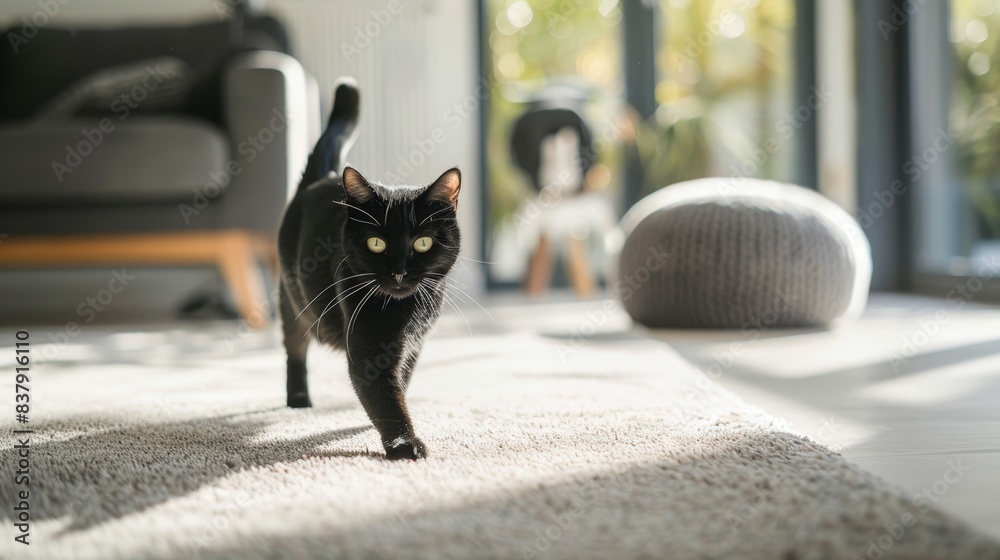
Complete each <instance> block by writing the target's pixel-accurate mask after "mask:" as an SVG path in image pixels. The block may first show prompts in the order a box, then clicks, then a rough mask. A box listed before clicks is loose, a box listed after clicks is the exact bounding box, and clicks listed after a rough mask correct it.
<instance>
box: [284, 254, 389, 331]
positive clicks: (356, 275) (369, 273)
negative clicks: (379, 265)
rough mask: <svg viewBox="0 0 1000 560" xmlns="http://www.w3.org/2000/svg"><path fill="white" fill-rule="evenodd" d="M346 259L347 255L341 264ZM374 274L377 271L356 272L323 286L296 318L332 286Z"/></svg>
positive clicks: (338, 267)
mask: <svg viewBox="0 0 1000 560" xmlns="http://www.w3.org/2000/svg"><path fill="white" fill-rule="evenodd" d="M346 260H347V257H344V260H343V261H340V263H341V264H343V263H344V261H346ZM337 269H338V270H339V269H340V266H339V265H338V266H337ZM334 275H335V276H336V273H334ZM374 275H375V273H374V272H363V273H361V274H355V275H354V276H348V277H347V278H344V279H342V280H337V281H336V282H334V283H333V284H330V285H329V286H327V287H325V288H323V291H322V292H320V293H318V294H316V297H314V298H313V299H312V301H310V302H309V303H307V304H306V306H305V307H303V308H302V311H299V314H298V315H296V316H295V318H296V319H298V318H299V317H301V316H302V314H303V313H305V312H306V309H309V306H310V305H312V304H314V303H316V300H318V299H319V297H320V296H321V295H323V294H325V293H326V291H327V290H329V289H330V288H332V287H334V286H336V285H337V284H340V283H341V282H344V281H347V280H350V279H351V278H357V277H359V276H374Z"/></svg>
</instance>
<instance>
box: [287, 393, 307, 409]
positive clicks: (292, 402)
mask: <svg viewBox="0 0 1000 560" xmlns="http://www.w3.org/2000/svg"><path fill="white" fill-rule="evenodd" d="M286 402H287V404H288V407H289V408H310V407H312V405H313V403H312V401H311V400H309V393H306V392H304V391H300V392H298V393H289V394H288V400H287V401H286Z"/></svg>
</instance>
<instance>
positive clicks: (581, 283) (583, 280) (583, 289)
mask: <svg viewBox="0 0 1000 560" xmlns="http://www.w3.org/2000/svg"><path fill="white" fill-rule="evenodd" d="M566 264H567V266H566V269H567V272H568V273H569V282H570V285H571V286H573V291H574V292H576V295H578V296H580V297H584V298H586V297H591V296H593V295H594V293H595V292H596V291H597V285H596V283H595V282H594V278H593V276H591V274H590V265H589V263H588V261H587V246H586V244H585V242H584V241H582V240H580V239H574V238H572V237H570V238H569V244H568V246H567V248H566Z"/></svg>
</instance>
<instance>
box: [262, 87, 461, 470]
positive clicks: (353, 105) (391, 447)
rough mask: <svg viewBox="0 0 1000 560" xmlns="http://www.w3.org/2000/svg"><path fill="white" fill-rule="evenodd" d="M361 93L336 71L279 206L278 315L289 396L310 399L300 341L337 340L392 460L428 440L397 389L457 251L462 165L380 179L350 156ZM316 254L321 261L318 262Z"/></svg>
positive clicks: (415, 453)
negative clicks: (294, 184)
mask: <svg viewBox="0 0 1000 560" xmlns="http://www.w3.org/2000/svg"><path fill="white" fill-rule="evenodd" d="M359 97H360V95H359V93H358V89H357V87H356V85H355V84H354V83H353V82H352V81H341V83H340V84H339V85H338V87H337V90H336V96H335V98H334V107H333V113H332V114H331V115H330V121H329V123H328V124H327V128H326V130H325V131H324V133H323V136H322V137H321V138H320V139H319V141H318V142H317V144H316V147H315V148H314V149H313V153H312V155H310V156H309V162H308V164H307V166H306V171H305V174H304V176H303V177H302V182H301V183H300V185H299V189H298V192H297V193H296V195H295V198H294V199H293V200H292V201H291V203H290V204H289V206H288V209H287V210H286V211H285V217H284V221H283V222H282V224H281V230H280V232H279V235H278V250H279V254H280V257H281V268H282V274H281V295H280V306H281V319H282V323H283V327H284V329H283V330H284V337H285V350H286V351H287V352H288V401H287V402H288V406H290V407H293V408H300V407H308V406H312V404H311V402H310V400H309V390H308V388H307V385H306V347H307V346H308V345H309V341H310V340H311V339H313V338H315V339H316V340H318V341H319V342H321V343H323V344H327V345H329V346H332V347H334V348H340V349H343V350H344V351H345V352H346V354H347V365H348V370H349V371H350V376H351V383H352V385H353V386H354V390H355V391H356V392H357V394H358V397H359V398H360V399H361V404H362V405H363V406H364V409H365V412H367V413H368V417H369V418H370V419H371V421H372V423H373V424H374V425H375V428H376V429H377V430H378V432H379V435H380V436H381V438H382V445H383V446H384V447H385V452H386V456H387V457H388V458H389V459H418V458H422V457H426V456H427V449H426V448H425V447H424V444H423V443H422V442H421V441H420V439H418V438H417V436H416V434H415V433H414V431H413V424H412V423H411V422H410V416H409V414H408V412H407V410H406V401H405V398H404V396H405V393H406V387H407V385H408V384H409V381H410V375H412V374H413V368H414V365H415V364H416V362H417V357H418V356H419V354H420V349H421V346H422V345H423V340H424V336H425V335H426V333H427V331H428V330H429V329H430V328H431V326H432V325H433V323H434V321H435V320H436V319H437V316H438V314H439V313H440V311H441V305H442V302H443V300H444V298H445V297H446V296H445V294H444V289H445V275H447V274H448V272H449V271H450V270H451V269H452V267H453V266H454V265H455V262H456V260H457V259H458V250H459V243H460V234H459V230H458V222H457V220H456V215H455V212H456V209H457V201H458V191H459V188H460V183H461V175H460V173H459V171H458V169H449V170H448V171H445V172H444V174H443V175H441V177H439V178H438V179H437V180H436V181H435V182H434V183H432V184H431V185H429V186H416V187H411V186H383V185H379V184H376V183H372V182H369V181H368V180H366V179H365V178H364V177H363V176H362V175H361V173H359V172H358V171H357V170H355V169H353V168H350V167H347V168H345V169H344V171H343V173H342V174H340V175H337V171H338V170H339V168H340V165H341V164H342V162H343V161H344V156H345V154H346V151H347V149H348V148H349V147H350V145H351V144H352V143H353V140H354V136H355V130H356V125H357V120H358V105H359ZM317 263H318V266H317Z"/></svg>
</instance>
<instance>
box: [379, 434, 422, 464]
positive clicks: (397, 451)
mask: <svg viewBox="0 0 1000 560" xmlns="http://www.w3.org/2000/svg"><path fill="white" fill-rule="evenodd" d="M385 458H386V459H389V460H390V461H398V460H400V459H410V460H411V461H416V460H417V459H426V458H427V447H425V446H424V442H422V441H420V439H419V438H417V437H416V436H412V437H403V436H400V437H398V438H396V439H395V440H393V441H392V442H391V443H387V444H386V445H385Z"/></svg>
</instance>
